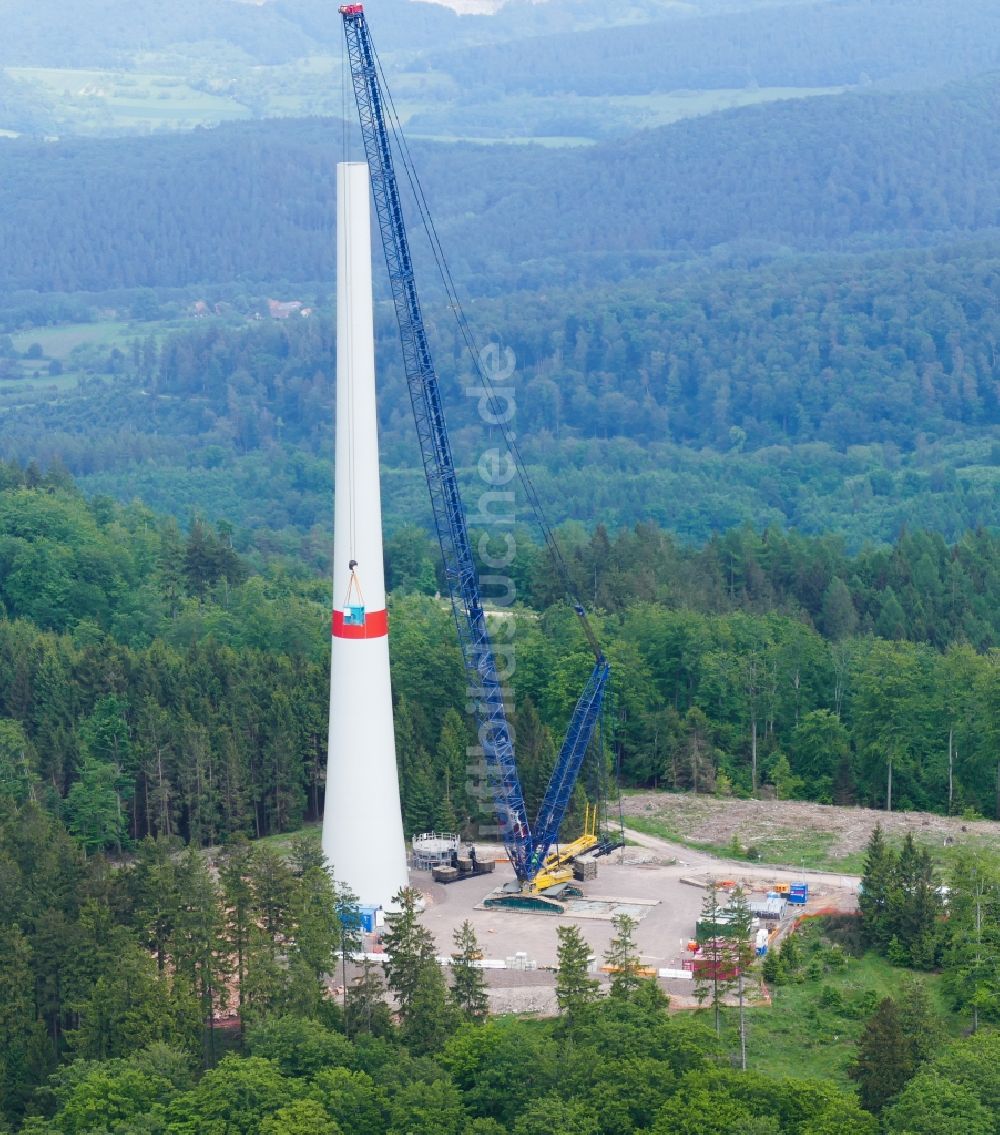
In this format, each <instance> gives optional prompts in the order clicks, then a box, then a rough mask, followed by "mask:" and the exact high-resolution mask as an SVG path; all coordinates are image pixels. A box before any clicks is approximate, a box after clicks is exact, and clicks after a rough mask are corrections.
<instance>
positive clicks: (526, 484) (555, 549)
mask: <svg viewBox="0 0 1000 1135" xmlns="http://www.w3.org/2000/svg"><path fill="white" fill-rule="evenodd" d="M372 54H373V55H374V57H375V64H376V67H377V69H378V76H377V78H378V83H379V86H380V87H381V88H382V94H383V96H384V105H386V106H388V108H389V116H388V117H389V128H390V130H391V131H392V135H393V138H394V139H395V141H396V149H397V151H398V153H399V156H400V160H401V161H402V164H403V169H404V171H405V173H406V178H407V180H408V181H409V183H410V189H411V191H412V193H413V197H414V201H415V202H416V206H417V212H418V213H419V215H420V220H421V223H422V225H423V228H424V232H425V233H426V234H427V239H428V241H429V243H430V246H431V252H432V254H433V256H434V261H435V264H436V265H437V269H438V275H439V276H440V277H441V283H442V284H443V286H444V289H445V294H446V296H447V298H448V301H449V305H450V307H451V309H452V313H453V314H454V317H455V321H456V323H457V324H458V328H459V331H460V332H461V335H462V339H463V340H464V342H465V347H466V350H467V351H468V353H469V355H470V357H471V359H472V363H473V366H474V368H475V371H476V374H477V376H478V378H479V380H480V382H482V384H483V388H484V389H485V390H486V397H487V403H488V405H489V408H490V410H491V411H492V413H493V418H494V421H495V422H496V424H497V425H498V426H499V427H500V432H501V435H502V436H503V440H504V444H505V445H506V446H507V448H508V450H509V451H510V454H511V456H512V457H513V459H514V467H515V469H516V470H517V474H518V478H519V480H520V482H521V486H522V488H523V489H524V493H525V496H526V497H527V499H528V503H529V505H530V506H531V511H532V513H533V514H534V518H535V523H536V524H537V525H538V527H539V529H540V531H541V533H542V538H543V539H544V541H545V545H546V547H547V548H548V550H549V554H550V556H551V558H552V562H553V564H554V566H555V568H556V571H557V573H558V575H559V577H560V579H561V581H562V584H563V588H564V590H565V592H566V595H567V597H568V598H569V599H570V600H571V602H572V604H573V609H574V611H575V612H576V614H577V616H578V618H579V619H580V622H581V625H582V627H583V631H584V634H585V636H586V638H587V642H588V643H589V645H590V647H591V649H592V650H593V652H594V654H595V655H596V656H597V657H598V659H600V658H602V657H603V653H602V651H601V648H600V646H599V644H598V642H597V638H596V636H595V634H594V631H593V628H592V627H591V625H590V622H589V620H588V619H587V615H586V612H585V610H584V607H583V604H582V603H581V602H580V599H579V597H578V595H577V592H576V589H575V587H574V586H573V582H572V578H571V576H570V572H569V567H568V565H567V563H566V560H565V559H564V557H563V554H562V551H561V549H560V547H559V544H558V543H557V541H556V538H555V533H554V532H553V531H552V528H551V526H550V525H549V523H548V521H547V519H546V517H545V513H544V512H543V511H542V505H541V501H540V500H539V497H538V492H537V490H536V489H535V485H534V482H533V481H532V479H531V476H530V474H529V473H528V467H527V464H526V462H525V460H524V457H523V456H522V454H521V451H520V448H519V447H518V445H517V440H516V438H515V436H514V434H513V433H512V432H511V431H510V429H509V428H508V427H507V423H506V422H505V421H504V415H503V413H502V412H501V406H500V401H499V398H498V396H497V393H496V388H495V387H494V385H493V382H492V380H491V379H490V377H489V375H488V374H487V373H486V369H485V367H484V366H483V363H482V357H481V353H480V350H479V346H478V343H477V342H476V337H475V334H474V332H473V330H472V327H471V326H470V324H469V320H468V317H467V316H466V314H465V309H464V307H463V306H462V302H461V300H460V299H459V296H458V290H457V288H456V287H455V281H454V278H453V277H452V274H451V268H450V267H449V265H448V260H447V257H446V256H445V253H444V249H443V247H442V245H441V239H440V237H439V236H438V232H437V226H436V225H435V223H434V217H433V215H432V213H431V210H430V205H429V204H428V202H427V197H426V195H425V193H424V188H423V185H422V184H421V182H420V178H419V176H418V175H417V171H416V167H415V165H414V162H413V158H412V156H411V154H410V148H409V145H408V143H407V141H406V136H405V134H404V133H403V124H402V122H401V121H400V118H399V114H398V113H397V111H396V105H395V103H394V102H393V98H392V91H391V90H390V89H389V84H388V82H387V81H386V78H385V72H384V71H383V69H382V60H381V59H380V58H379V56H378V53H377V52H376V51H375V48H374V46H373V47H372Z"/></svg>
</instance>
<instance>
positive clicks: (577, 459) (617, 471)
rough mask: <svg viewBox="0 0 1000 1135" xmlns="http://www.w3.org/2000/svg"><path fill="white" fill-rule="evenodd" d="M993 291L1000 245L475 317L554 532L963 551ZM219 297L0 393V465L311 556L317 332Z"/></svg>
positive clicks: (325, 389)
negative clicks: (506, 358)
mask: <svg viewBox="0 0 1000 1135" xmlns="http://www.w3.org/2000/svg"><path fill="white" fill-rule="evenodd" d="M734 259H735V258H734ZM998 280H1000V248H998V246H997V242H996V241H995V240H994V239H982V240H979V241H974V242H967V243H958V244H952V245H949V246H939V247H937V248H935V249H933V250H916V251H909V252H905V253H903V252H882V253H871V254H867V255H863V256H862V255H854V256H822V257H813V258H793V257H787V258H774V259H762V262H760V263H758V264H757V265H756V266H755V267H753V268H747V267H743V268H736V267H731V266H730V267H725V266H723V265H714V266H713V264H711V263H709V262H701V263H697V264H694V265H692V266H689V267H688V268H685V269H680V268H674V269H670V270H661V271H656V272H650V273H649V274H648V275H647V276H646V277H645V278H642V279H631V280H627V281H622V282H621V283H619V285H618V286H617V288H616V289H615V290H614V291H611V292H609V291H608V290H607V289H604V288H601V289H597V290H594V291H582V290H577V291H570V290H562V289H550V290H547V291H546V292H545V293H544V294H539V293H537V292H533V291H521V292H512V293H511V294H509V295H507V296H505V297H503V298H501V299H496V300H486V299H480V300H478V301H476V302H475V303H474V304H473V305H472V306H471V307H470V314H471V316H472V318H473V320H474V322H475V324H476V326H477V328H478V329H479V331H480V332H481V333H482V334H483V335H484V336H487V335H490V336H495V337H497V338H498V339H499V340H500V341H502V342H504V343H506V344H508V345H509V346H510V347H511V348H512V349H513V351H514V353H515V357H516V361H517V369H516V372H515V383H516V386H517V424H518V430H519V434H520V438H521V444H522V445H523V447H524V450H525V453H526V455H527V457H528V459H529V461H530V462H531V465H532V468H533V476H534V477H535V478H536V480H537V483H538V487H539V490H540V492H541V493H542V497H543V500H544V502H545V505H546V508H547V509H548V510H549V512H550V515H551V517H552V519H553V520H555V521H556V522H559V521H563V520H566V519H577V520H583V521H584V522H586V523H587V524H588V525H592V524H593V523H595V522H596V521H603V522H604V523H605V524H606V525H608V526H609V527H611V528H615V527H617V526H618V525H622V524H625V525H631V524H633V523H635V522H636V521H643V520H654V521H656V522H657V523H659V524H661V525H663V526H665V527H669V528H671V529H672V530H674V531H676V532H678V533H680V534H681V535H683V536H684V537H687V538H693V539H694V540H696V541H702V540H705V539H707V538H708V537H709V536H710V535H711V534H712V532H713V531H717V530H724V529H726V528H727V527H729V526H730V525H734V524H735V525H738V524H740V523H742V522H749V523H751V524H753V525H754V526H755V527H764V526H767V525H770V524H772V523H778V524H781V525H787V526H791V527H795V528H798V529H800V530H802V531H806V532H813V533H820V532H824V531H827V530H828V529H830V528H831V527H833V528H834V529H835V530H836V531H838V532H840V533H841V534H842V535H843V536H844V537H845V539H846V540H847V541H848V542H849V544H850V545H851V546H853V547H857V546H859V545H860V544H862V543H863V542H864V541H865V540H866V539H875V540H892V539H893V538H895V537H896V536H897V534H898V533H899V532H900V531H901V530H902V529H903V528H905V527H907V526H910V527H913V526H915V527H930V528H934V529H936V530H938V531H941V532H942V533H944V534H945V535H946V536H947V537H948V538H949V539H956V538H958V537H959V536H960V535H961V533H962V532H963V531H964V530H965V529H967V528H972V527H976V526H978V525H982V524H997V523H1000V496H998V494H997V491H996V486H997V481H998V477H1000V472H998V470H1000V447H998V445H997V443H996V437H995V430H996V427H997V425H998V424H1000V404H998V399H997V381H998V356H997V347H996V344H997V342H998V341H1000V338H998V337H1000V323H998V319H1000V315H998V308H997V304H996V302H995V301H996V294H997V289H998V286H1000V285H998ZM238 290H239V289H238V288H237V291H238ZM193 294H197V293H193ZM303 294H304V295H305V296H306V298H308V296H309V292H308V291H307V292H305V293H303ZM100 302H101V301H96V300H92V301H91V307H90V308H88V306H87V301H86V298H85V297H80V296H78V297H75V298H74V300H73V301H72V303H73V304H74V305H76V306H75V310H76V312H77V318H81V317H83V316H85V315H87V314H88V311H89V313H90V316H91V318H94V317H95V313H96V310H97V309H98V307H99V306H100ZM103 302H111V301H110V300H108V299H106V300H104V301H103ZM114 302H116V303H131V304H134V305H135V309H136V310H137V311H140V310H141V311H143V312H144V313H145V314H146V315H147V316H148V315H149V314H153V315H155V314H157V312H158V311H159V308H160V305H159V304H158V303H157V299H156V296H155V295H152V296H151V295H150V294H149V293H145V292H138V293H134V294H133V295H132V296H131V297H130V296H128V295H124V294H123V295H119V296H117V297H114ZM236 302H237V301H236V300H235V299H234V301H233V305H232V306H231V307H230V309H229V310H230V314H229V315H227V316H219V317H216V318H213V319H207V320H194V319H191V318H190V317H188V318H187V319H186V320H179V321H178V322H177V324H175V330H173V331H171V332H170V333H169V334H162V333H159V330H158V325H157V324H156V323H155V322H153V323H150V322H144V321H142V320H139V321H135V322H133V323H132V324H131V325H130V327H129V329H127V330H126V331H125V338H124V340H123V341H122V342H121V345H120V346H119V345H113V346H112V345H109V346H107V347H105V348H103V349H100V348H98V347H80V348H78V349H76V350H75V351H72V352H70V353H69V354H68V355H67V356H66V358H65V363H64V364H61V365H64V366H65V368H66V369H67V370H72V371H74V372H75V373H76V375H77V377H76V378H74V379H72V380H71V381H70V385H68V386H67V387H64V388H62V389H61V390H59V391H54V389H53V390H50V389H49V388H48V387H46V386H45V385H44V382H39V380H38V379H37V378H35V379H31V380H29V379H28V378H27V377H23V378H21V379H19V380H17V381H13V380H9V381H8V383H7V387H6V390H5V391H4V394H3V400H4V404H5V411H4V428H3V433H2V436H0V454H2V455H6V456H8V457H15V458H17V459H19V460H22V461H28V460H31V459H32V458H36V459H38V460H39V461H42V462H43V463H45V464H48V463H50V462H52V461H60V462H62V463H63V464H64V465H65V466H66V467H67V468H69V469H70V470H71V471H72V472H73V473H75V474H79V475H85V476H86V477H87V478H88V481H87V484H88V487H89V488H91V489H92V490H95V491H99V492H108V493H113V494H114V495H116V496H119V497H122V498H124V499H129V498H130V497H131V496H132V495H133V494H134V493H136V492H139V493H140V494H141V495H143V496H144V497H146V498H148V499H149V500H150V501H151V502H155V505H156V507H157V508H160V509H162V510H164V511H168V512H171V513H173V514H174V515H176V516H177V517H179V518H180V519H181V520H184V519H186V517H187V516H188V514H189V513H190V511H191V510H192V509H199V510H202V511H204V513H205V514H206V515H207V516H210V517H213V518H221V517H228V518H229V519H231V520H233V521H234V522H235V523H237V524H238V526H239V527H240V528H241V530H244V531H253V532H255V533H256V535H255V537H254V538H255V539H259V540H261V541H264V542H266V544H267V546H269V547H273V546H274V541H275V540H276V538H277V537H276V535H275V534H276V533H277V532H282V533H283V535H282V536H281V537H280V542H281V543H283V544H285V545H286V546H287V547H289V548H296V549H298V550H299V551H298V553H297V554H304V555H306V557H307V558H308V559H310V561H311V562H325V556H326V554H327V552H326V550H325V545H324V544H323V543H322V533H323V532H325V531H326V529H327V528H328V525H329V515H330V498H331V492H332V484H331V477H332V463H331V460H330V457H329V447H330V442H331V438H332V436H333V435H332V430H333V423H332V406H333V381H332V373H331V372H332V359H333V341H332V328H331V324H330V320H329V317H328V316H327V315H325V314H322V312H321V311H320V312H317V314H316V315H314V316H313V317H312V318H310V319H308V320H298V321H293V322H291V323H288V322H285V323H276V322H272V321H270V320H267V321H258V320H254V319H248V318H247V317H246V314H240V313H239V312H238V310H237V307H236V306H235V305H236ZM328 303H329V301H328V300H327V301H325V304H328ZM325 304H324V305H325ZM163 307H164V308H168V307H169V308H170V309H171V310H178V308H179V305H178V304H177V303H176V302H174V301H171V302H169V303H168V302H165V303H164V304H163ZM56 308H57V310H58V311H60V312H61V311H63V310H65V308H64V304H63V301H62V300H59V301H58V303H57V304H56ZM147 309H149V310H147ZM180 310H182V311H183V310H189V305H185V306H183V307H180ZM426 310H427V315H428V318H429V320H430V327H431V334H432V342H433V345H434V349H435V356H436V359H437V363H438V367H439V371H440V374H441V381H442V388H443V394H444V403H445V409H446V413H447V416H448V420H449V425H450V428H451V432H452V437H453V442H454V445H455V452H456V454H457V456H458V459H459V461H460V462H461V463H462V466H463V476H467V477H468V478H469V482H470V483H471V482H472V481H473V480H474V461H475V460H476V459H477V457H478V454H479V453H480V452H481V450H482V447H483V446H484V445H486V444H487V443H488V442H489V437H488V435H487V434H486V433H485V432H484V431H483V429H482V427H481V424H480V423H479V422H478V420H477V419H476V415H475V406H474V403H473V402H472V401H471V400H470V399H468V398H466V397H465V396H464V395H463V394H462V386H463V383H464V381H465V379H464V377H463V376H465V375H466V374H467V364H466V362H465V359H464V356H463V351H462V346H461V344H460V341H459V336H458V334H457V330H456V328H455V325H454V322H453V321H452V320H451V317H450V315H449V314H448V313H447V312H446V311H444V310H442V308H441V306H440V305H439V304H437V303H436V302H435V301H434V299H433V297H432V298H431V299H430V300H429V301H428V303H427V305H426ZM6 318H8V319H9V320H10V322H9V323H8V326H10V327H11V328H16V327H17V326H19V325H21V324H22V322H23V321H25V320H29V319H37V318H44V304H42V303H41V301H40V300H39V298H38V297H34V299H33V300H31V301H30V302H29V301H28V300H25V302H24V304H21V303H20V302H18V303H15V304H14V306H12V307H11V308H10V309H9V313H8V315H7V316H6ZM82 326H83V328H84V329H86V327H87V326H88V325H87V324H84V325H82ZM154 332H155V333H154ZM35 334H37V335H38V337H39V338H40V339H43V340H46V336H47V335H49V334H51V335H52V336H54V337H58V336H59V335H60V334H61V331H60V329H59V328H58V327H55V328H52V329H51V330H50V329H48V328H45V327H39V328H37V330H36V331H35V332H28V333H23V334H22V337H21V340H20V341H21V342H23V343H30V340H31V338H32V337H33V335H35ZM396 336H397V332H396V329H395V326H394V322H393V317H392V314H391V311H390V310H389V309H388V308H387V307H386V306H384V305H380V307H379V312H378V320H377V338H378V358H379V405H380V425H381V450H382V459H383V463H384V466H385V468H386V475H385V483H384V502H385V514H386V517H387V519H388V522H389V524H390V526H391V527H392V528H395V527H397V526H398V525H399V524H400V523H401V522H404V521H406V520H412V519H415V518H417V519H422V520H423V521H425V522H426V523H429V522H430V521H429V515H428V505H427V500H426V490H425V488H424V486H423V483H422V478H421V476H420V474H419V472H418V469H419V458H418V456H417V453H416V446H415V441H414V437H413V427H412V421H411V412H410V407H409V398H408V394H407V392H406V388H405V384H404V382H403V378H402V373H401V366H400V362H399V355H398V346H397V341H396ZM46 341H47V340H46ZM5 352H6V356H7V357H4V354H5ZM11 352H12V353H13V355H14V356H18V355H19V352H18V351H16V350H13V347H12V346H8V347H6V348H5V347H4V345H3V342H2V340H0V363H3V364H4V365H6V366H8V367H19V366H24V365H26V361H25V360H24V359H23V358H20V357H10V356H11ZM22 353H23V352H22ZM41 365H42V366H43V367H44V366H45V365H46V364H45V361H44V360H43V361H42V363H41ZM59 381H62V380H61V379H60V380H59ZM595 470H599V475H598V476H595ZM310 532H312V535H311V536H310V537H307V538H306V539H305V542H303V539H304V534H306V533H310ZM317 556H318V557H319V558H318V559H317Z"/></svg>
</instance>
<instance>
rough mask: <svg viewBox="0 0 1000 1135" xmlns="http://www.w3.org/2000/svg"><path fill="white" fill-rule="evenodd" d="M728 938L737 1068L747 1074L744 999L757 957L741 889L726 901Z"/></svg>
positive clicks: (747, 902)
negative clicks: (733, 986) (733, 976)
mask: <svg viewBox="0 0 1000 1135" xmlns="http://www.w3.org/2000/svg"><path fill="white" fill-rule="evenodd" d="M728 914H729V919H730V921H729V927H728V935H729V941H730V943H731V946H730V949H731V956H732V960H733V963H734V964H735V967H736V997H737V1005H738V1008H739V1034H740V1068H741V1069H742V1070H743V1071H744V1072H745V1071H746V1070H747V1021H746V999H747V994H748V992H749V991H750V989H751V987H752V984H753V983H754V971H753V967H754V962H755V961H756V954H755V952H754V944H753V940H752V934H753V914H752V913H751V911H750V902H749V899H748V897H747V893H746V890H745V889H744V888H743V887H735V888H734V889H733V893H732V895H730V898H729V907H728Z"/></svg>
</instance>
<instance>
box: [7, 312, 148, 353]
mask: <svg viewBox="0 0 1000 1135" xmlns="http://www.w3.org/2000/svg"><path fill="white" fill-rule="evenodd" d="M146 326H147V325H145V324H141V325H140V324H137V323H129V322H127V321H125V320H115V319H109V320H105V321H103V322H99V323H67V324H63V325H61V326H57V327H33V328H32V329H31V330H30V331H18V332H17V333H16V334H14V335H12V336H11V339H12V340H13V342H14V348H15V350H17V351H18V352H19V353H21V354H24V352H25V351H26V350H27V349H28V348H29V347H30V346H31V344H32V343H38V344H40V346H41V348H42V351H43V352H44V353H45V358H46V359H59V360H60V362H62V361H64V360H65V359H67V358H68V357H69V355H70V354H71V353H72V352H73V351H74V350H75V349H76V348H77V347H82V346H84V345H90V346H96V347H109V348H110V347H119V348H124V347H125V346H126V345H127V344H128V343H129V342H130V341H131V340H132V339H135V338H137V337H139V336H143V337H144V336H145V335H146V334H148V331H147V329H146ZM149 327H150V328H152V327H153V325H149Z"/></svg>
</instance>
